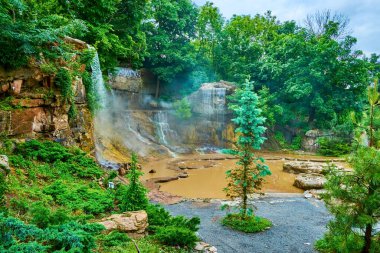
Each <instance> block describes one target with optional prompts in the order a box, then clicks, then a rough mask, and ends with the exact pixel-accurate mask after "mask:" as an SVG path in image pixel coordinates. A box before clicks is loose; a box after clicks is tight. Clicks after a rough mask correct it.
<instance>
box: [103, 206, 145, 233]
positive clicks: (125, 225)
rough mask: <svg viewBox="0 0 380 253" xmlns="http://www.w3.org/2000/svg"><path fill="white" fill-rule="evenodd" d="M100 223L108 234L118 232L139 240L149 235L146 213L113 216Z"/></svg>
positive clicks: (138, 212)
mask: <svg viewBox="0 0 380 253" xmlns="http://www.w3.org/2000/svg"><path fill="white" fill-rule="evenodd" d="M98 223H99V224H101V225H103V226H104V227H105V228H106V231H107V232H110V231H113V230H118V231H120V232H125V233H127V234H128V236H130V237H132V238H135V239H138V238H141V237H144V236H145V235H146V234H147V232H146V229H147V227H148V215H147V213H146V212H145V211H135V212H125V213H122V214H113V215H111V216H109V217H107V218H104V219H102V220H101V221H100V222H98Z"/></svg>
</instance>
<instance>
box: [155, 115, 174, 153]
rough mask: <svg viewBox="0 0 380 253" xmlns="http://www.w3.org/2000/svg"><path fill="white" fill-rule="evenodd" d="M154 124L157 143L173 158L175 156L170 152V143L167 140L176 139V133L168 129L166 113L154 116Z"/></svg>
mask: <svg viewBox="0 0 380 253" xmlns="http://www.w3.org/2000/svg"><path fill="white" fill-rule="evenodd" d="M154 122H155V123H156V126H157V135H158V138H159V142H160V143H161V144H162V145H163V146H164V147H166V148H167V150H168V152H169V153H170V154H171V155H172V156H173V157H175V156H176V154H175V153H174V152H173V151H171V148H170V143H169V141H168V138H170V137H171V138H177V133H176V132H175V131H174V130H172V129H171V128H170V125H169V122H168V112H167V111H158V112H157V113H156V114H155V115H154Z"/></svg>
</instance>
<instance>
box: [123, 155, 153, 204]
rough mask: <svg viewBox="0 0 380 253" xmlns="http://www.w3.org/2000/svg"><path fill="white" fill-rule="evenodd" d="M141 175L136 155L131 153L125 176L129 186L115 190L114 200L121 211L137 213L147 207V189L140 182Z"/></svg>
mask: <svg viewBox="0 0 380 253" xmlns="http://www.w3.org/2000/svg"><path fill="white" fill-rule="evenodd" d="M142 174H143V173H142V172H141V171H139V169H138V168H137V157H136V154H134V153H132V159H131V168H130V170H129V172H128V174H127V177H128V181H129V184H128V185H127V186H125V185H119V186H118V187H117V190H116V199H117V200H118V201H119V208H120V210H122V211H137V210H142V209H145V208H146V207H147V206H148V203H149V201H148V197H147V195H146V194H147V189H146V188H145V187H144V185H143V184H142V183H141V182H140V177H141V175H142Z"/></svg>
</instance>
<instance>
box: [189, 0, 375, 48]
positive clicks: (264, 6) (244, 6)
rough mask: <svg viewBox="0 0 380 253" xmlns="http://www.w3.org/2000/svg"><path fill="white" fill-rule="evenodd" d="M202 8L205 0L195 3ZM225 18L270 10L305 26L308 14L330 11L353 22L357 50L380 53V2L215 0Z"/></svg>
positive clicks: (341, 0) (282, 17)
mask: <svg viewBox="0 0 380 253" xmlns="http://www.w3.org/2000/svg"><path fill="white" fill-rule="evenodd" d="M194 2H195V3H196V4H197V5H202V4H204V3H205V2H206V0H194ZM211 2H213V3H214V4H215V5H216V6H217V7H219V9H220V11H221V13H222V14H223V16H224V17H226V18H230V17H231V16H232V15H233V14H251V15H254V14H256V13H260V14H262V13H264V12H266V11H267V10H271V11H272V14H273V15H275V16H277V17H278V18H279V19H280V20H282V21H284V20H295V21H297V23H299V24H302V22H303V20H304V19H305V17H306V16H307V14H310V13H311V14H312V13H315V12H316V11H318V10H326V9H330V10H332V11H337V12H339V13H341V14H343V15H345V16H347V17H348V18H349V19H350V25H349V26H350V29H351V31H352V34H351V35H352V36H354V37H356V38H357V39H358V43H357V46H356V48H357V49H361V50H363V51H364V52H365V53H367V54H369V53H377V54H380V17H379V15H380V0H213V1H211Z"/></svg>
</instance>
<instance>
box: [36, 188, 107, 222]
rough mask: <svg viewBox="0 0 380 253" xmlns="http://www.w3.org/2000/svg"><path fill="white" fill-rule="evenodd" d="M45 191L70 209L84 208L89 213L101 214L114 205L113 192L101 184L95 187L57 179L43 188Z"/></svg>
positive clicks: (58, 202)
mask: <svg viewBox="0 0 380 253" xmlns="http://www.w3.org/2000/svg"><path fill="white" fill-rule="evenodd" d="M43 193H44V194H47V195H50V196H52V197H53V200H54V201H55V202H56V203H57V204H59V205H63V206H66V207H68V208H69V209H71V210H73V211H75V210H83V211H84V212H85V213H87V214H94V215H97V214H100V213H103V212H107V211H111V210H112V209H113V207H114V203H113V202H114V196H113V194H112V192H110V191H105V190H103V189H101V188H100V187H99V186H96V187H95V186H94V187H93V188H91V187H89V186H87V185H79V186H71V187H70V185H67V184H66V183H65V182H63V181H56V182H54V183H53V184H51V185H50V186H47V187H45V188H44V189H43Z"/></svg>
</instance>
